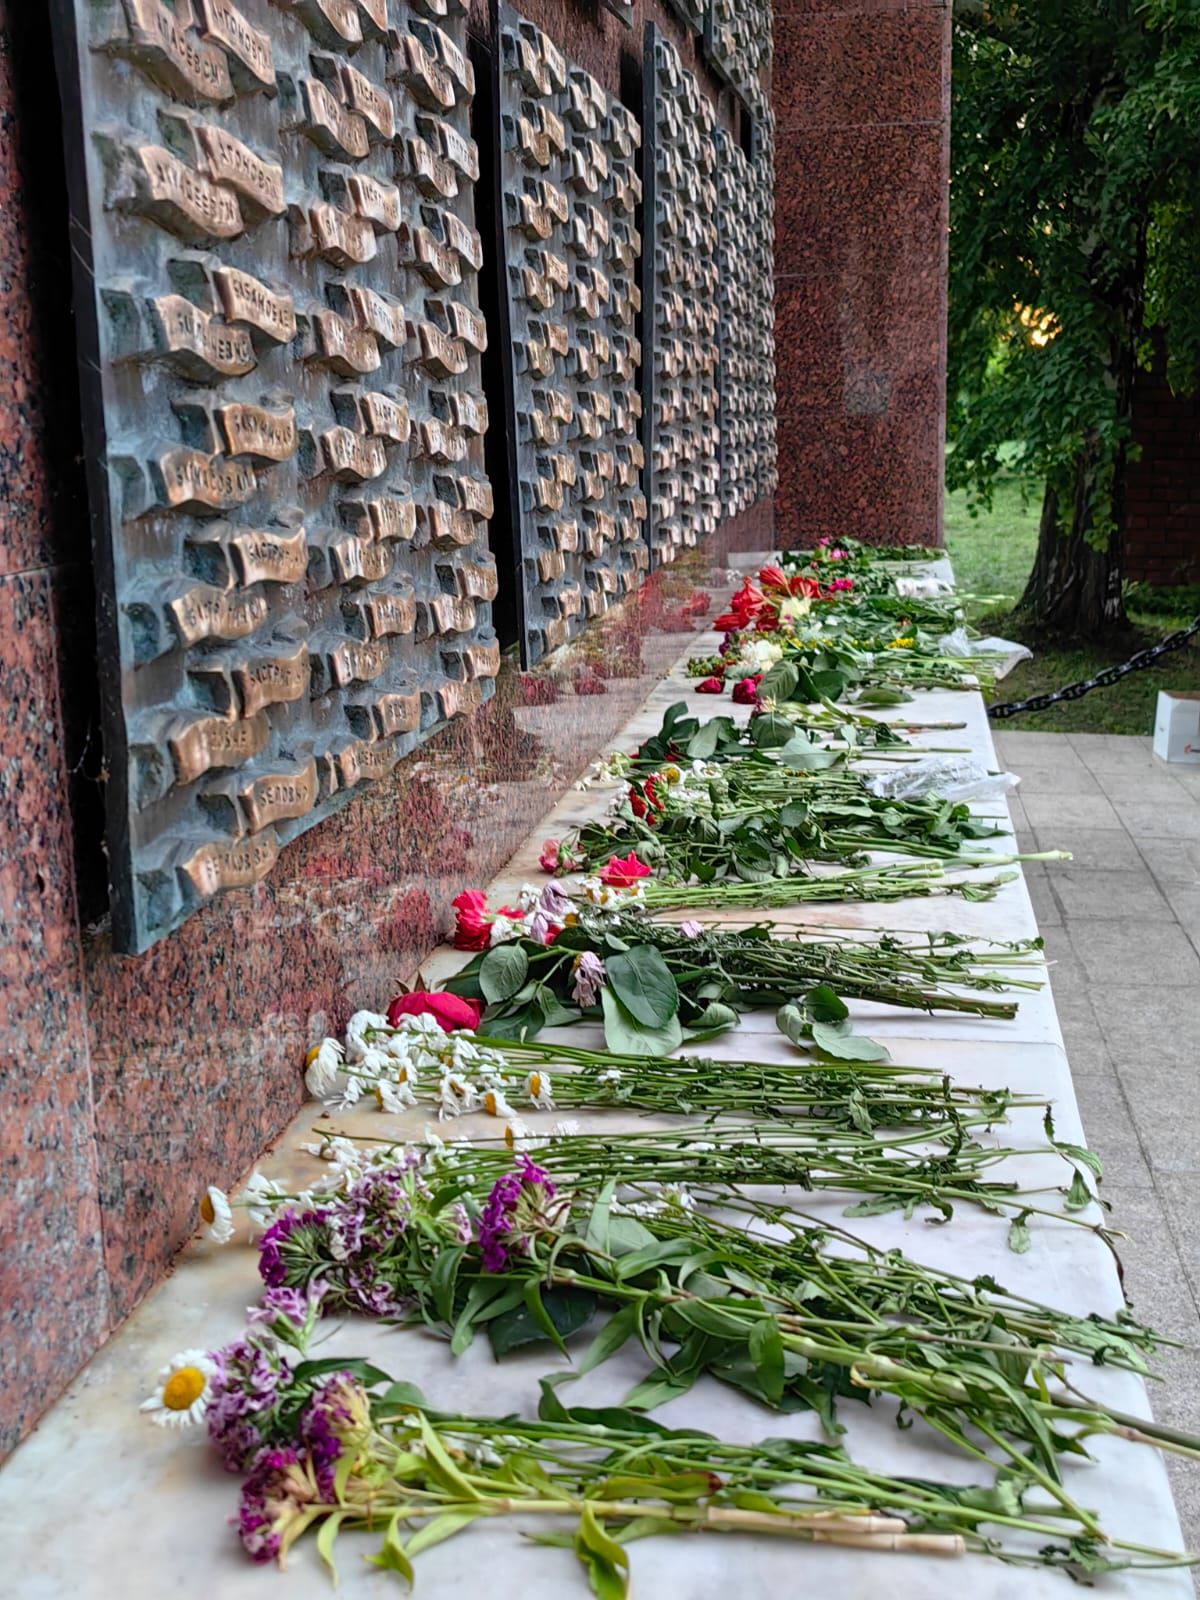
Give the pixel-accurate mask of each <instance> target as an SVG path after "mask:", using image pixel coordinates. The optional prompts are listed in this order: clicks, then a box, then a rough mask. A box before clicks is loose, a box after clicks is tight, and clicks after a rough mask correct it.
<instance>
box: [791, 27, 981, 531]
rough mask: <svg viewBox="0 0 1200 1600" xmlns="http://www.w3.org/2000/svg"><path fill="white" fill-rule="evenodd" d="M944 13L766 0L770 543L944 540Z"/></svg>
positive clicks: (946, 125)
mask: <svg viewBox="0 0 1200 1600" xmlns="http://www.w3.org/2000/svg"><path fill="white" fill-rule="evenodd" d="M949 62H950V8H949V6H948V5H946V4H942V3H929V0H926V3H919V0H918V3H913V4H905V3H899V0H775V79H774V82H775V95H774V98H775V108H776V114H777V117H778V124H779V126H778V154H777V161H778V172H777V180H776V241H775V282H776V343H777V352H778V365H779V377H778V404H779V490H778V494H777V497H776V517H777V528H778V534H779V539H780V542H781V543H782V544H784V545H790V546H797V545H803V544H806V543H810V542H811V541H812V540H814V539H816V538H820V537H823V536H828V537H831V538H835V539H836V538H838V537H839V536H843V535H851V536H853V537H855V538H858V539H868V540H872V541H875V542H879V543H887V544H909V543H919V544H931V543H940V542H941V521H942V518H941V484H942V470H941V462H942V448H943V441H944V431H945V351H946V326H945V324H946V314H945V312H946V261H947V229H948V211H947V208H948V175H949V92H950V91H949Z"/></svg>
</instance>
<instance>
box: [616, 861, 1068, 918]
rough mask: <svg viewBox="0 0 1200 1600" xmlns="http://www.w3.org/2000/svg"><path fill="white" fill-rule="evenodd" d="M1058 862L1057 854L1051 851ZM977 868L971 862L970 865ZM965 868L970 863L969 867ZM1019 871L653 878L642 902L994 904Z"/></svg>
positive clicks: (719, 906) (903, 869) (679, 905)
mask: <svg viewBox="0 0 1200 1600" xmlns="http://www.w3.org/2000/svg"><path fill="white" fill-rule="evenodd" d="M1046 855H1047V857H1048V858H1050V859H1055V858H1056V856H1055V853H1054V852H1046ZM993 859H995V860H997V861H998V862H999V863H1000V864H1002V865H1003V864H1004V863H1006V862H1009V861H1018V860H1021V861H1027V860H1029V859H1031V858H1030V857H1029V856H1001V857H995V858H993ZM976 864H977V863H975V862H972V863H970V866H972V867H973V866H975V865H976ZM964 866H966V864H965V863H964ZM1017 876H1018V874H1017V873H1015V872H1001V873H997V874H996V876H995V877H992V878H954V877H950V876H948V875H947V873H946V872H945V870H944V869H943V868H942V867H940V866H937V865H935V864H933V863H927V862H911V863H909V864H907V865H904V866H870V867H852V868H850V869H849V870H848V871H846V872H829V873H820V874H817V873H811V874H809V875H807V876H799V875H796V876H793V877H788V878H766V879H763V880H761V881H759V882H749V883H747V882H745V881H743V880H742V879H740V878H722V879H720V880H719V881H718V882H716V883H686V884H681V883H676V882H673V881H672V880H671V879H669V878H648V879H647V880H646V881H645V882H644V883H643V884H642V887H641V896H640V903H641V904H642V905H644V906H645V907H646V909H647V910H648V911H665V910H668V909H672V910H679V911H704V910H709V911H722V910H734V909H741V908H745V909H752V910H767V909H769V908H772V907H776V908H778V907H783V906H795V905H808V904H814V903H815V904H830V903H840V902H843V901H848V900H873V901H881V902H882V901H888V900H909V899H913V898H916V897H919V896H926V895H955V894H956V895H961V896H962V898H963V899H964V900H972V901H974V900H981V901H982V900H992V899H994V898H995V897H996V895H997V894H998V893H999V892H1000V890H1001V889H1002V888H1003V887H1004V885H1005V884H1006V883H1013V882H1015V880H1016V878H1017Z"/></svg>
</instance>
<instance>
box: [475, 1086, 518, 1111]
mask: <svg viewBox="0 0 1200 1600" xmlns="http://www.w3.org/2000/svg"><path fill="white" fill-rule="evenodd" d="M479 1105H480V1109H481V1110H482V1111H486V1112H487V1114H488V1116H489V1117H506V1118H507V1117H512V1116H513V1115H515V1113H514V1112H513V1108H512V1107H511V1106H510V1105H509V1103H508V1101H507V1100H506V1099H505V1098H504V1090H503V1089H497V1088H491V1089H485V1090H484V1091H483V1093H482V1095H481V1096H480V1099H479Z"/></svg>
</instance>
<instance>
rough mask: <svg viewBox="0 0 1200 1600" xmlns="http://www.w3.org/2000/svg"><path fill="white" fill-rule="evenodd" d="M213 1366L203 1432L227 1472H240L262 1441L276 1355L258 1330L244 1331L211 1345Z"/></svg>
mask: <svg viewBox="0 0 1200 1600" xmlns="http://www.w3.org/2000/svg"><path fill="white" fill-rule="evenodd" d="M213 1361H214V1363H215V1365H216V1369H217V1370H216V1372H215V1373H214V1374H213V1376H212V1379H211V1397H210V1399H209V1403H208V1410H207V1411H206V1413H205V1421H206V1423H207V1425H208V1437H209V1438H210V1439H211V1440H212V1442H213V1444H214V1445H215V1446H216V1447H217V1449H218V1450H219V1451H220V1453H221V1459H222V1460H223V1461H224V1463H225V1467H226V1470H227V1471H229V1472H240V1471H241V1470H242V1469H243V1468H244V1467H245V1465H246V1462H247V1460H248V1459H249V1458H250V1457H251V1456H252V1455H254V1454H255V1453H256V1452H257V1451H258V1449H259V1448H260V1446H261V1445H262V1442H263V1441H262V1430H263V1428H264V1427H265V1426H266V1424H267V1423H268V1421H269V1415H268V1414H269V1413H270V1412H271V1411H272V1410H273V1408H274V1405H275V1401H276V1397H277V1395H278V1392H279V1385H280V1382H281V1380H282V1379H283V1377H284V1375H285V1367H284V1363H283V1361H282V1359H281V1358H280V1357H279V1355H278V1354H277V1353H276V1352H275V1350H274V1349H273V1348H272V1347H270V1346H269V1345H267V1344H265V1343H264V1342H263V1340H262V1338H261V1336H256V1335H254V1334H250V1335H248V1336H247V1337H244V1338H241V1339H235V1340H234V1342H233V1343H232V1344H228V1345H226V1346H225V1347H224V1349H222V1350H217V1351H214V1353H213Z"/></svg>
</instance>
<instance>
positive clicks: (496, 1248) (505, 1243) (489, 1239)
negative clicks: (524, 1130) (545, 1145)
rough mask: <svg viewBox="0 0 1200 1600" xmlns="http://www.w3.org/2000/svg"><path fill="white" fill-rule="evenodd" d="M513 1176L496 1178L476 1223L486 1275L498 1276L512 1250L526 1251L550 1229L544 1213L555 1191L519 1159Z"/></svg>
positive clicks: (544, 1177)
mask: <svg viewBox="0 0 1200 1600" xmlns="http://www.w3.org/2000/svg"><path fill="white" fill-rule="evenodd" d="M520 1163H521V1164H520V1166H519V1167H518V1169H517V1171H516V1172H509V1173H506V1174H505V1175H504V1177H503V1178H498V1179H497V1180H496V1182H495V1183H494V1184H493V1186H492V1191H491V1193H490V1194H489V1195H488V1197H487V1200H486V1202H485V1203H484V1207H483V1212H482V1215H481V1216H480V1219H479V1246H480V1252H481V1254H482V1257H483V1266H484V1270H485V1271H486V1272H502V1271H503V1270H504V1267H505V1265H506V1263H507V1261H508V1258H509V1252H510V1251H511V1250H512V1249H514V1248H523V1249H525V1250H526V1251H528V1250H529V1248H530V1246H531V1244H532V1238H533V1235H534V1234H536V1233H539V1232H542V1231H544V1230H545V1229H546V1228H547V1227H554V1226H555V1225H556V1219H554V1218H551V1217H550V1216H548V1215H547V1213H546V1207H547V1206H548V1204H549V1202H550V1201H551V1200H553V1199H554V1195H555V1188H554V1185H553V1184H552V1183H551V1181H550V1177H549V1175H548V1174H547V1173H546V1172H544V1171H543V1170H542V1168H541V1167H536V1166H534V1164H533V1162H532V1161H530V1159H529V1157H528V1156H526V1155H522V1156H521V1157H520Z"/></svg>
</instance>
